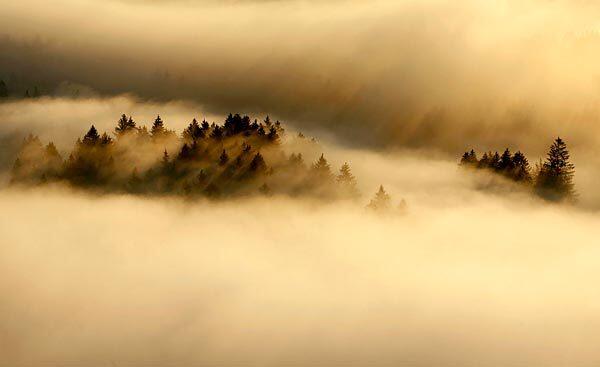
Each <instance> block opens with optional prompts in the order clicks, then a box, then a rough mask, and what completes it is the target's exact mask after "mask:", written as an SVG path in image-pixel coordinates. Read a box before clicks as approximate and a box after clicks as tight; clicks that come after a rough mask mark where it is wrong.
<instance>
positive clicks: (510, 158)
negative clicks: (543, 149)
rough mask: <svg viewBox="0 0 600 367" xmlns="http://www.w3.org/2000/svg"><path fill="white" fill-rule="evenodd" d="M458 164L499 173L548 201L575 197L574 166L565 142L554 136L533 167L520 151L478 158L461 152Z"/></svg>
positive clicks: (469, 152) (490, 153) (471, 153)
mask: <svg viewBox="0 0 600 367" xmlns="http://www.w3.org/2000/svg"><path fill="white" fill-rule="evenodd" d="M460 165H461V166H462V167H467V168H475V169H485V170H488V171H491V172H494V173H497V174H501V175H503V176H504V177H507V178H508V179H510V180H513V181H515V182H518V183H522V184H524V185H528V186H529V187H531V188H532V189H533V191H534V192H535V193H536V194H537V195H539V196H540V197H542V198H544V199H547V200H551V201H564V200H574V199H575V196H576V192H575V184H574V182H573V180H574V176H575V166H574V165H573V164H572V163H571V162H570V154H569V151H568V149H567V145H566V143H565V142H564V141H563V140H562V139H561V138H560V137H558V138H556V140H554V142H553V143H552V145H551V146H550V148H549V150H548V153H547V154H546V160H545V161H541V160H540V162H539V163H538V164H537V165H536V167H535V168H534V169H532V168H531V167H530V164H529V160H528V159H527V157H525V155H524V154H523V153H521V152H520V151H517V152H516V153H514V154H511V153H510V150H509V149H508V148H507V149H506V150H505V151H504V153H502V154H499V153H498V152H495V153H492V152H487V153H484V154H483V155H482V157H481V158H480V159H478V158H477V154H476V153H475V151H474V150H471V151H468V152H465V153H464V154H463V156H462V158H461V160H460Z"/></svg>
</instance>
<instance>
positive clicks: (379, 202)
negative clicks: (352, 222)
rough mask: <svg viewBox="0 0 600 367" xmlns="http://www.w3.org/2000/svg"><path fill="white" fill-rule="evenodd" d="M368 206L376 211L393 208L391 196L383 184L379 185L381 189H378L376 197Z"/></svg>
mask: <svg viewBox="0 0 600 367" xmlns="http://www.w3.org/2000/svg"><path fill="white" fill-rule="evenodd" d="M367 208H368V209H371V210H375V211H387V210H389V209H390V208H391V199H390V196H389V195H388V193H387V192H386V191H385V189H384V188H383V185H381V186H379V191H377V193H376V194H375V197H374V198H373V199H372V200H371V202H370V203H369V205H367Z"/></svg>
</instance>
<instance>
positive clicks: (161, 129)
mask: <svg viewBox="0 0 600 367" xmlns="http://www.w3.org/2000/svg"><path fill="white" fill-rule="evenodd" d="M150 134H152V136H153V137H156V136H161V135H164V134H165V126H164V122H163V120H162V119H161V118H160V115H158V116H156V119H155V120H154V123H153V124H152V129H150Z"/></svg>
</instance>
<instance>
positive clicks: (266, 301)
mask: <svg viewBox="0 0 600 367" xmlns="http://www.w3.org/2000/svg"><path fill="white" fill-rule="evenodd" d="M0 205H1V206H2V208H3V210H2V211H1V212H0V255H1V256H0V265H1V266H2V269H3V271H2V277H1V278H0V289H1V290H2V295H3V296H2V302H0V310H1V311H2V312H0V315H1V316H0V330H1V332H0V339H1V340H2V343H0V354H2V356H3V357H2V359H3V361H4V362H5V363H12V364H13V365H39V364H40V363H45V364H48V365H65V364H74V365H88V366H102V365H117V366H118V365H132V366H133V365H160V366H176V365H182V364H184V365H194V364H195V365H198V364H201V365H221V366H234V365H272V366H281V365H297V366H309V365H315V364H320V365H323V364H327V365H399V364H400V365H412V366H431V365H440V366H452V365H462V366H471V365H472V366H475V365H486V366H517V365H555V364H567V365H577V366H587V365H590V366H591V365H594V361H596V360H597V359H598V358H600V355H599V354H598V350H597V348H596V346H597V345H596V342H595V341H596V340H597V338H598V337H599V335H598V333H599V332H598V328H596V327H595V325H596V324H597V323H598V322H600V320H599V319H598V310H599V308H600V297H598V292H597V285H596V282H595V279H597V278H598V276H599V274H598V267H597V264H596V262H595V259H596V258H597V257H598V256H599V255H600V254H599V253H598V252H599V250H598V248H597V247H596V246H595V245H594V243H595V239H596V238H598V235H599V234H600V233H599V230H598V228H600V226H599V224H600V223H599V222H598V221H599V219H598V218H597V217H596V216H592V215H588V214H582V213H577V212H571V211H568V210H565V209H559V208H556V207H540V206H535V205H534V206H532V205H530V204H526V203H521V204H510V205H509V204H507V203H506V202H505V201H504V199H500V198H495V199H490V198H488V199H486V200H474V201H472V202H470V203H467V204H464V205H463V206H461V207H455V208H453V209H452V210H444V209H443V208H440V207H434V206H430V205H418V204H417V205H413V207H412V210H411V211H410V213H409V214H408V215H406V216H402V217H380V216H376V215H370V214H368V213H365V211H364V210H363V208H362V207H361V206H337V205H325V206H323V205H313V204H309V203H305V202H304V203H303V202H299V201H291V200H288V199H283V198H273V199H270V200H249V201H238V202H228V203H220V204H214V203H213V204H211V203H208V202H206V203H201V204H195V205H189V204H186V203H184V202H182V201H170V200H165V199H141V198H133V197H127V196H105V197H102V198H94V197H91V196H88V195H83V194H77V193H73V192H65V191H64V190H63V189H58V188H47V189H36V190H33V191H27V192H22V191H18V190H12V189H10V190H3V191H1V192H0ZM507 229H510V230H507Z"/></svg>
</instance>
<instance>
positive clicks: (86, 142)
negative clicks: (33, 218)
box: [11, 114, 360, 199]
mask: <svg viewBox="0 0 600 367" xmlns="http://www.w3.org/2000/svg"><path fill="white" fill-rule="evenodd" d="M284 132H285V131H284V129H283V127H282V124H281V123H280V122H279V121H275V122H273V121H272V120H271V119H270V118H269V117H266V118H265V119H264V120H263V121H262V122H258V120H256V119H255V120H251V119H250V117H248V116H243V115H239V114H230V115H229V116H227V118H226V119H225V121H224V123H223V124H222V125H219V124H215V123H208V122H207V121H206V120H203V121H202V122H201V123H199V122H198V120H196V119H193V120H192V121H191V122H190V123H189V125H188V126H187V127H186V128H185V129H184V130H183V131H182V132H181V134H176V133H175V132H174V131H172V130H170V129H168V128H167V127H166V125H165V123H164V121H163V119H162V118H161V117H160V116H157V117H156V118H155V119H154V120H153V123H152V125H151V127H150V129H147V128H146V127H145V126H139V125H138V124H137V123H136V122H135V120H134V119H133V117H131V116H127V115H124V114H123V115H121V117H120V118H119V119H118V120H117V122H116V126H115V127H114V130H113V132H112V134H108V133H106V132H104V133H100V132H99V131H98V129H97V128H96V127H95V126H94V125H92V126H91V127H90V128H89V129H88V130H87V132H86V133H85V134H84V135H83V137H81V138H79V139H77V142H76V143H75V146H74V148H73V150H72V151H71V152H70V153H69V154H68V155H67V158H66V159H63V158H62V157H61V155H60V154H59V152H58V150H57V149H56V147H55V145H54V144H53V143H49V144H48V145H46V146H43V145H42V143H41V141H40V140H39V138H37V137H35V136H34V135H30V136H28V137H27V138H26V139H25V140H24V141H23V144H22V147H21V149H20V152H19V154H18V157H17V159H16V161H15V164H14V167H13V170H12V180H11V181H12V182H13V183H15V184H17V183H19V184H32V185H36V184H42V183H44V184H45V183H50V182H64V183H67V184H70V185H73V186H77V187H82V188H93V189H94V190H105V191H117V192H118V191H125V192H130V193H135V194H147V195H150V194H154V195H189V196H206V197H210V198H219V197H230V196H237V195H252V194H259V195H265V196H271V195H274V194H286V195H312V196H318V197H320V198H326V199H340V198H344V199H355V198H357V197H359V195H360V194H359V192H358V189H357V185H356V178H355V177H354V175H353V174H352V171H351V168H350V165H349V164H348V163H344V164H343V165H342V166H341V168H340V169H339V174H337V175H334V174H333V173H332V170H331V166H330V163H329V162H328V161H327V159H326V158H325V156H324V155H323V154H321V155H320V157H319V158H318V159H317V160H316V161H315V162H314V163H313V164H311V165H307V164H306V163H305V162H304V158H303V156H302V154H300V153H298V154H296V153H292V154H290V155H287V154H286V153H284V151H283V149H282V147H281V144H280V142H281V137H282V136H283V135H284ZM300 139H301V140H302V141H304V140H306V139H304V138H300ZM306 143H307V144H312V143H311V141H308V140H306Z"/></svg>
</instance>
